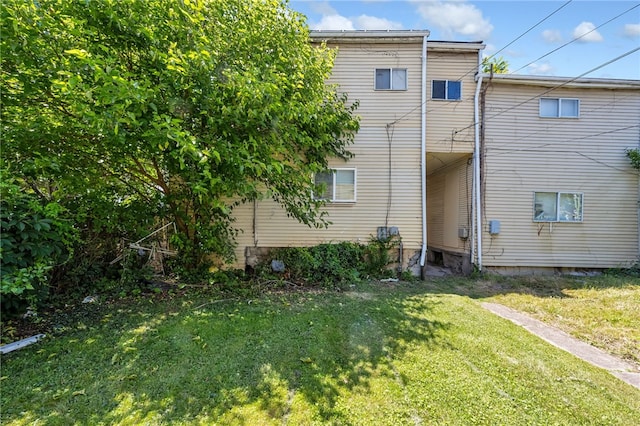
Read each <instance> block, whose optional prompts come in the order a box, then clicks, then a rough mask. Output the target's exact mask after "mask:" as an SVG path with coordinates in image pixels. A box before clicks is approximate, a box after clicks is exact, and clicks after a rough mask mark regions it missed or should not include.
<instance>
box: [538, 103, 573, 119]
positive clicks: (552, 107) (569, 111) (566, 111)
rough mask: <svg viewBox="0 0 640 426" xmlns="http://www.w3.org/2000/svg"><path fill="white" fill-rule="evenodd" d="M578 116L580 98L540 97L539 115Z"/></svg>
mask: <svg viewBox="0 0 640 426" xmlns="http://www.w3.org/2000/svg"><path fill="white" fill-rule="evenodd" d="M579 116H580V100H579V99H569V98H540V117H556V118H560V117H569V118H578V117H579Z"/></svg>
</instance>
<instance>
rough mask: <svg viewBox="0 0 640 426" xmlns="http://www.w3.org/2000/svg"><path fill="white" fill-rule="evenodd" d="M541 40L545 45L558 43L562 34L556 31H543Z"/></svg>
mask: <svg viewBox="0 0 640 426" xmlns="http://www.w3.org/2000/svg"><path fill="white" fill-rule="evenodd" d="M542 39H543V40H544V41H546V42H547V43H560V42H561V41H562V33H560V31H558V30H544V31H543V32H542Z"/></svg>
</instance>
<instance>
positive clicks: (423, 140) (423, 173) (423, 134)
mask: <svg viewBox="0 0 640 426" xmlns="http://www.w3.org/2000/svg"><path fill="white" fill-rule="evenodd" d="M427 37H428V35H425V36H424V37H423V38H422V103H421V105H420V191H421V196H422V250H421V252H420V269H421V270H422V269H423V267H424V265H425V260H426V257H427V105H426V103H427Z"/></svg>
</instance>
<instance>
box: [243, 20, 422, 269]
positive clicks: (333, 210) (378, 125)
mask: <svg viewBox="0 0 640 426" xmlns="http://www.w3.org/2000/svg"><path fill="white" fill-rule="evenodd" d="M427 35H428V32H425V31H413V32H409V31H400V32H386V31H385V32H366V33H365V32H345V33H343V32H312V34H311V36H312V42H317V43H320V42H326V43H327V44H328V45H329V46H330V47H332V48H337V49H338V53H337V56H336V60H335V64H334V68H333V74H332V77H331V79H330V81H329V82H328V83H338V84H339V91H341V92H345V93H348V96H349V100H350V101H356V100H358V101H359V108H358V110H357V114H358V115H359V116H360V117H361V121H360V131H359V132H358V134H357V135H356V137H355V142H354V144H353V145H352V146H351V147H350V151H351V152H353V153H354V157H353V158H352V159H350V160H349V161H348V162H344V161H341V160H335V159H333V160H330V166H331V167H332V168H335V169H337V170H347V171H349V170H353V171H354V174H355V200H354V201H349V202H331V203H328V204H327V206H326V211H327V212H328V214H329V216H328V219H329V220H330V221H331V222H332V224H331V225H330V226H329V228H328V229H315V228H309V227H308V226H306V225H303V224H299V223H298V222H296V221H295V220H294V219H291V218H288V217H287V215H286V212H285V211H284V210H283V209H282V208H281V207H280V206H279V205H277V204H276V203H274V202H273V201H270V200H265V201H261V202H257V203H254V204H253V205H244V206H241V207H239V208H237V209H236V210H235V218H236V223H235V226H236V227H237V228H238V229H241V230H242V232H241V233H240V235H239V236H238V238H237V242H238V246H237V252H236V256H237V259H238V265H237V266H244V262H245V260H246V261H247V262H248V263H249V264H251V263H252V262H254V261H255V257H254V256H253V255H254V254H255V253H256V251H257V250H256V248H257V249H259V248H274V247H288V246H310V245H315V244H319V243H326V242H339V241H354V242H362V243H366V242H368V241H369V240H370V239H371V238H372V237H375V236H376V235H377V229H378V227H384V226H387V227H397V229H398V230H399V232H400V235H401V237H402V241H403V246H404V254H405V262H404V265H405V267H406V266H408V262H409V258H412V257H413V260H412V262H413V263H415V262H416V260H415V254H416V253H417V252H419V251H420V250H421V247H422V226H421V223H422V221H421V215H422V209H421V200H422V194H421V185H420V182H421V143H420V142H421V115H420V107H421V103H422V92H421V87H422V84H421V82H422V59H421V58H422V46H423V41H424V38H425V37H426V36H427ZM377 70H378V71H377ZM385 70H390V71H389V73H387V72H386V71H385ZM396 72H397V74H398V75H393V76H389V74H395V73H396ZM386 76H389V77H391V78H390V79H389V81H390V82H391V83H392V84H394V85H396V87H392V88H388V87H384V86H382V87H384V88H382V89H381V88H380V87H379V88H378V89H376V80H377V79H380V81H378V84H379V85H383V84H385V83H386V82H385V81H384V77H386ZM403 76H404V77H405V78H404V79H403V78H402V77H403ZM394 78H395V80H393V79H394ZM400 118H402V120H400V121H398V122H396V123H395V124H394V125H393V126H391V127H389V126H388V124H389V123H392V122H394V121H396V120H398V119H400Z"/></svg>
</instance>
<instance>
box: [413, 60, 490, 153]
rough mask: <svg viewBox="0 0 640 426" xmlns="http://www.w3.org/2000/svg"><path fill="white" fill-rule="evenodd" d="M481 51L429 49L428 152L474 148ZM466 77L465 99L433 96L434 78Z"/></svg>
mask: <svg viewBox="0 0 640 426" xmlns="http://www.w3.org/2000/svg"><path fill="white" fill-rule="evenodd" d="M477 66H478V52H477V51H476V52H447V51H440V50H437V49H436V50H435V51H433V50H428V52H427V104H426V105H427V108H426V109H427V151H433V152H463V153H467V152H472V151H473V135H474V133H473V122H474V120H473V99H474V94H475V89H476V84H475V81H474V76H475V71H474V70H475V68H477ZM460 79H461V80H462V99H461V100H460V101H445V100H434V99H431V82H432V81H433V80H460Z"/></svg>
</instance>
